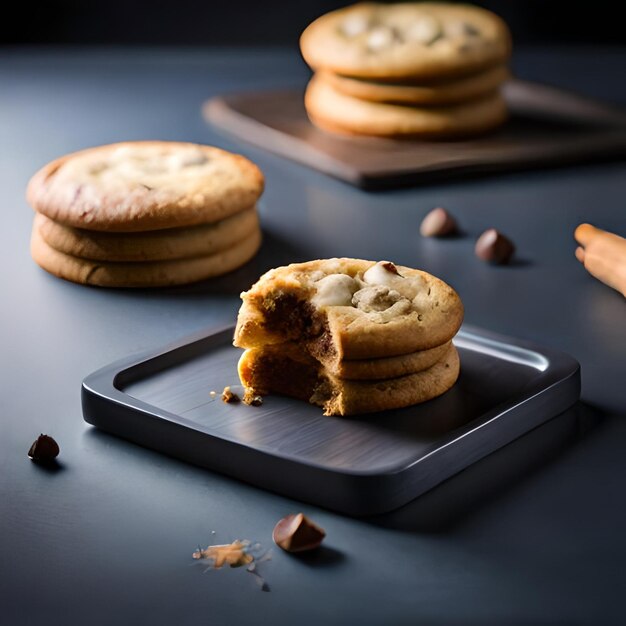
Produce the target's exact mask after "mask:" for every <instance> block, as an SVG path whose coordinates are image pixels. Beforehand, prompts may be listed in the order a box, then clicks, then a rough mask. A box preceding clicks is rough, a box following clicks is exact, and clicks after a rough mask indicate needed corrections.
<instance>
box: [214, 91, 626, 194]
mask: <svg viewBox="0 0 626 626" xmlns="http://www.w3.org/2000/svg"><path fill="white" fill-rule="evenodd" d="M504 95H505V97H506V99H507V102H508V104H509V108H510V111H511V119H510V120H509V121H508V123H507V124H506V125H505V126H504V127H503V128H501V129H500V130H498V131H497V132H495V133H492V134H490V135H486V136H482V137H477V138H473V139H470V140H463V141H428V142H427V141H416V140H406V139H402V140H396V139H379V138H369V137H341V136H336V135H332V134H329V133H326V132H324V131H321V130H318V129H317V128H316V127H314V126H313V125H312V124H311V123H310V122H309V120H308V118H307V115H306V112H305V110H304V106H303V95H302V92H301V91H299V90H292V91H284V90H283V91H266V92H257V93H238V94H232V95H226V96H220V97H216V98H212V99H210V100H208V101H207V102H206V103H205V104H204V108H203V112H204V116H205V118H206V119H207V121H209V122H210V123H211V124H213V125H215V126H216V127H219V128H221V129H224V130H226V131H228V132H230V133H232V134H234V135H236V136H237V137H238V138H240V139H242V140H245V141H247V142H249V143H252V144H255V145H257V146H260V147H262V148H265V149H267V150H270V151H271V152H274V153H276V154H279V155H281V156H283V157H286V158H288V159H292V160H294V161H297V162H299V163H302V164H304V165H307V166H309V167H312V168H314V169H316V170H319V171H321V172H324V173H326V174H329V175H331V176H334V177H336V178H339V179H341V180H344V181H346V182H348V183H351V184H353V185H357V186H359V187H363V188H377V187H391V186H400V185H417V184H423V183H429V182H433V181H436V180H440V179H442V178H450V177H457V176H461V175H469V174H474V175H475V174H485V173H491V172H497V171H508V170H519V169H532V168H543V167H550V166H557V165H565V164H571V163H581V162H587V161H593V160H606V159H612V158H620V157H624V156H626V113H625V112H624V111H622V110H620V109H617V108H615V107H611V106H609V105H606V104H603V103H601V102H598V101H595V100H591V99H588V98H585V97H582V96H579V95H576V94H572V93H569V92H565V91H561V90H559V89H556V88H553V87H549V86H546V85H540V84H538V83H531V82H525V81H519V80H512V81H510V82H509V83H508V84H507V85H506V86H505V87H504Z"/></svg>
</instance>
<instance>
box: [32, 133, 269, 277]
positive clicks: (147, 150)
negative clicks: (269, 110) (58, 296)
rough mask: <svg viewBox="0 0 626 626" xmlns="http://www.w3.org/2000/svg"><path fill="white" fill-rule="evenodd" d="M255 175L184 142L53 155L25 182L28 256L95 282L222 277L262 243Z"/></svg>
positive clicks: (258, 176) (248, 166)
mask: <svg viewBox="0 0 626 626" xmlns="http://www.w3.org/2000/svg"><path fill="white" fill-rule="evenodd" d="M263 185H264V180H263V175H262V173H261V171H260V170H259V169H258V167H257V166H256V165H254V164H253V163H251V162H250V161H248V160H247V159H245V158H244V157H242V156H239V155H236V154H231V153H229V152H225V151H224V150H220V149H218V148H214V147H210V146H203V145H198V144H192V143H179V142H162V141H142V142H126V143H118V144H112V145H106V146H100V147H97V148H91V149H88V150H84V151H82V152H77V153H74V154H70V155H67V156H64V157H61V158H59V159H56V160H55V161H52V162H51V163H49V164H48V165H46V166H45V167H43V168H42V169H41V170H40V171H39V172H37V173H36V174H35V175H34V176H33V178H32V179H31V181H30V183H29V185H28V191H27V198H28V201H29V202H30V204H31V205H32V206H33V208H34V209H35V211H36V215H35V220H34V225H33V232H32V238H31V254H32V256H33V258H34V260H35V261H36V262H37V263H38V264H39V265H40V266H41V267H42V268H44V269H45V270H47V271H48V272H51V273H52V274H55V275H56V276H59V277H61V278H65V279H67V280H71V281H74V282H77V283H82V284H89V285H98V286H103V287H156V286H166V285H181V284H185V283H190V282H195V281H200V280H204V279H206V278H210V277H213V276H218V275H221V274H225V273H226V272H229V271H231V270H234V269H235V268H237V267H239V266H240V265H243V264H244V263H246V262H247V261H248V260H249V259H251V258H252V257H253V256H254V254H255V253H256V252H257V250H258V248H259V246H260V242H261V230H260V227H259V220H258V216H257V210H256V202H257V200H258V199H259V197H260V195H261V193H262V192H263Z"/></svg>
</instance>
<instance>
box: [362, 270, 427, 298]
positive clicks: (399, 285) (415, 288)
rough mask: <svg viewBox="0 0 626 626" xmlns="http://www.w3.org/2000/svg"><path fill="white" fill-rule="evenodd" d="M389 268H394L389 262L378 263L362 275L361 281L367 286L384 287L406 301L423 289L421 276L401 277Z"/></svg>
mask: <svg viewBox="0 0 626 626" xmlns="http://www.w3.org/2000/svg"><path fill="white" fill-rule="evenodd" d="M389 267H394V266H393V264H392V263H389V261H379V262H378V263H376V265H372V267H370V268H369V269H368V270H367V271H366V272H365V274H363V281H364V282H365V283H367V284H368V285H385V286H387V287H389V288H390V289H394V290H395V291H397V292H398V293H399V294H400V295H402V296H404V297H405V298H407V299H408V300H413V298H415V296H416V295H417V294H418V293H419V292H420V291H421V290H422V289H423V287H424V281H423V279H422V278H421V276H407V277H405V276H401V275H400V274H398V273H397V272H395V271H393V270H391V271H390V269H388V268H389Z"/></svg>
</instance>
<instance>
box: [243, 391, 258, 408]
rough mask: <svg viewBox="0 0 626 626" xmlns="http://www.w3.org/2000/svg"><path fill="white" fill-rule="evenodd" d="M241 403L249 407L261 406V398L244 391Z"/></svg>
mask: <svg viewBox="0 0 626 626" xmlns="http://www.w3.org/2000/svg"><path fill="white" fill-rule="evenodd" d="M243 401H244V403H245V404H248V405H249V406H261V405H262V404H263V397H262V396H260V395H258V394H256V393H254V392H252V391H246V393H245V394H244V396H243Z"/></svg>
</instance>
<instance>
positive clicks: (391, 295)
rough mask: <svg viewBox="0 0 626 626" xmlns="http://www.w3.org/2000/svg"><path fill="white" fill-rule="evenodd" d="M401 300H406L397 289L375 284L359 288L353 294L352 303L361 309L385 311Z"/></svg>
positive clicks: (367, 311)
mask: <svg viewBox="0 0 626 626" xmlns="http://www.w3.org/2000/svg"><path fill="white" fill-rule="evenodd" d="M399 300H406V298H403V297H402V296H401V295H400V294H399V293H398V292H397V291H395V289H389V287H385V286H384V285H373V286H371V287H364V288H363V289H359V291H357V292H356V293H355V294H354V295H353V296H352V304H353V305H354V306H355V307H356V308H357V309H361V311H365V312H366V313H371V312H372V311H385V310H386V309H388V308H390V307H392V306H393V305H394V304H395V303H396V302H398V301H399Z"/></svg>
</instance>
